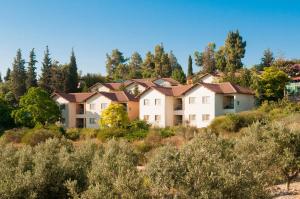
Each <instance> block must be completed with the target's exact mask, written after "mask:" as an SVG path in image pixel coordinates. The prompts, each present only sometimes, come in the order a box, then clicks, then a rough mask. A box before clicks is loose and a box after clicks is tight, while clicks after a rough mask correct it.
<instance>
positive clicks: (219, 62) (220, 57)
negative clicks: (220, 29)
mask: <svg viewBox="0 0 300 199" xmlns="http://www.w3.org/2000/svg"><path fill="white" fill-rule="evenodd" d="M215 59H216V68H217V69H218V70H219V71H222V72H225V70H226V57H225V49H224V46H221V47H220V48H219V50H218V51H217V52H216V54H215Z"/></svg>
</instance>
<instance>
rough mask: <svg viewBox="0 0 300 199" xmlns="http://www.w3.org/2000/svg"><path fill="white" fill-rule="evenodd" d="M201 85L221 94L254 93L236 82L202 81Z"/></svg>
mask: <svg viewBox="0 0 300 199" xmlns="http://www.w3.org/2000/svg"><path fill="white" fill-rule="evenodd" d="M200 85H202V86H204V87H206V88H208V89H209V90H211V91H213V92H215V93H220V94H232V93H240V94H248V95H253V94H254V92H253V91H252V90H251V89H249V88H245V87H242V86H239V85H236V84H232V83H230V82H224V83H218V84H209V83H200Z"/></svg>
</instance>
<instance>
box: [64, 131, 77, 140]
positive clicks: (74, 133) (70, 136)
mask: <svg viewBox="0 0 300 199" xmlns="http://www.w3.org/2000/svg"><path fill="white" fill-rule="evenodd" d="M65 136H66V138H68V139H70V140H77V139H79V138H80V130H79V129H77V128H69V129H67V130H66V133H65Z"/></svg>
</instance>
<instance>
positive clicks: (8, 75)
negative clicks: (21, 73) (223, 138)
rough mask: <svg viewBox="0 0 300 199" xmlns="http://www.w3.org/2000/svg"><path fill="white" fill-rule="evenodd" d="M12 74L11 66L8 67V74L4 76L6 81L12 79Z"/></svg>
mask: <svg viewBox="0 0 300 199" xmlns="http://www.w3.org/2000/svg"><path fill="white" fill-rule="evenodd" d="M10 75H11V71H10V68H8V69H7V71H6V75H5V77H4V81H5V82H7V81H9V80H10Z"/></svg>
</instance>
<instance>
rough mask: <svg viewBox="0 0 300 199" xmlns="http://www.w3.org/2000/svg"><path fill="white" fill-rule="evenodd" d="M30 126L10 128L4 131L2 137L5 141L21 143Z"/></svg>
mask: <svg viewBox="0 0 300 199" xmlns="http://www.w3.org/2000/svg"><path fill="white" fill-rule="evenodd" d="M27 131H28V128H21V129H17V128H15V129H10V130H7V131H5V132H4V134H3V135H2V137H1V139H2V140H3V141H4V142H5V143H8V142H12V143H20V142H21V140H22V137H23V136H24V135H25V134H26V132H27Z"/></svg>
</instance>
